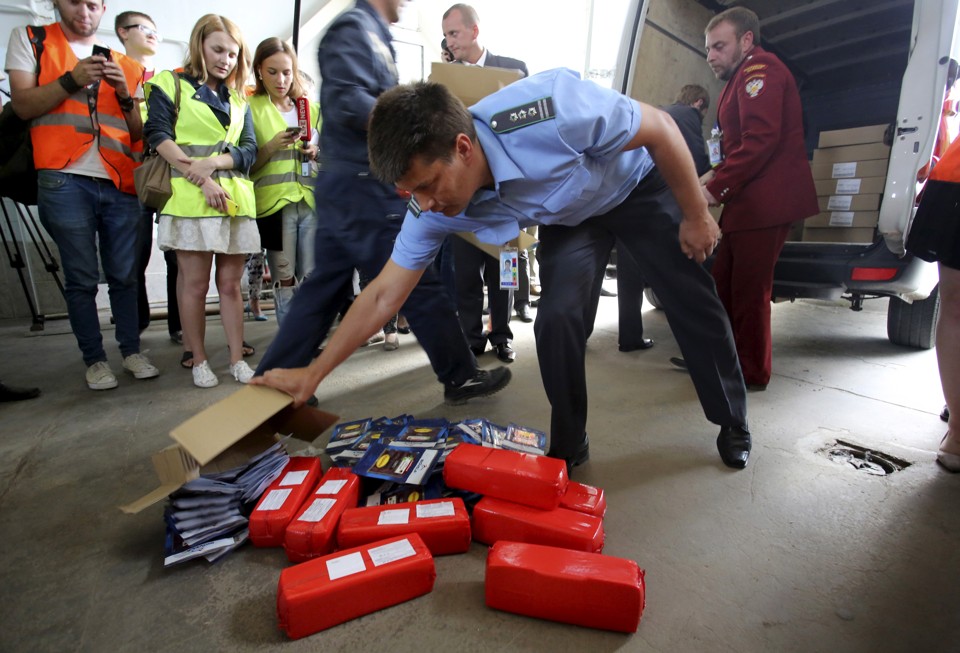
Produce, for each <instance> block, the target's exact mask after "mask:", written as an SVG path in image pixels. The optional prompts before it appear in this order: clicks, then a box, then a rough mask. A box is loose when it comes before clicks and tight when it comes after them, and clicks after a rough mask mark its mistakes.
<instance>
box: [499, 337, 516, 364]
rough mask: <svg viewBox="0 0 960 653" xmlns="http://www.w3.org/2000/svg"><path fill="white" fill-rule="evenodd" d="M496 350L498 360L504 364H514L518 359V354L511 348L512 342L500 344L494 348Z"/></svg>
mask: <svg viewBox="0 0 960 653" xmlns="http://www.w3.org/2000/svg"><path fill="white" fill-rule="evenodd" d="M493 348H494V350H496V352H497V358H499V359H500V360H502V361H503V362H504V363H512V362H513V361H514V360H516V358H517V352H515V351H513V347H511V346H510V341H509V340H507V341H506V342H498V343H497V344H495V345H494V346H493Z"/></svg>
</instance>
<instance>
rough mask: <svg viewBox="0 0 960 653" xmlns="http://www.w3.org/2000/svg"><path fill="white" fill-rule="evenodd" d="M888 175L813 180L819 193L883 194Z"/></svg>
mask: <svg viewBox="0 0 960 653" xmlns="http://www.w3.org/2000/svg"><path fill="white" fill-rule="evenodd" d="M886 183H887V178H886V177H853V178H851V179H818V180H816V181H814V182H813V185H814V186H815V187H816V189H817V195H865V194H868V193H878V194H880V195H882V194H883V187H884V185H885V184H886Z"/></svg>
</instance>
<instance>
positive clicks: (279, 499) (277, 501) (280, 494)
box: [257, 490, 293, 510]
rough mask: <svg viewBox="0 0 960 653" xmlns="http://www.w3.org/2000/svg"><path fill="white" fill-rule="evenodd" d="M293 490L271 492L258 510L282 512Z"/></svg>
mask: <svg viewBox="0 0 960 653" xmlns="http://www.w3.org/2000/svg"><path fill="white" fill-rule="evenodd" d="M291 492H293V490H271V491H270V494H268V495H267V497H266V498H265V499H264V500H263V501H262V502H261V503H260V505H259V506H257V510H280V508H282V507H283V502H284V501H286V500H287V497H288V496H290V493H291Z"/></svg>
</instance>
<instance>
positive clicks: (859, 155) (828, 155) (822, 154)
mask: <svg viewBox="0 0 960 653" xmlns="http://www.w3.org/2000/svg"><path fill="white" fill-rule="evenodd" d="M889 158H890V146H889V145H884V144H883V143H868V144H865V145H844V146H843V147H827V148H824V149H822V150H814V151H813V162H814V163H840V162H843V161H870V160H871V159H889Z"/></svg>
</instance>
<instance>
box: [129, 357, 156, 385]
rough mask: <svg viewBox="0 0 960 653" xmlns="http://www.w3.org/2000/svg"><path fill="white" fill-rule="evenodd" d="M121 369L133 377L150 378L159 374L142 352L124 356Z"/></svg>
mask: <svg viewBox="0 0 960 653" xmlns="http://www.w3.org/2000/svg"><path fill="white" fill-rule="evenodd" d="M123 369H125V370H126V371H128V372H130V373H131V374H133V378H135V379H152V378H153V377H155V376H160V370H158V369H157V368H156V367H154V365H153V363H151V362H150V359H149V358H147V357H146V356H144V355H143V354H130V355H129V356H127V357H126V358H124V359H123Z"/></svg>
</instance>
